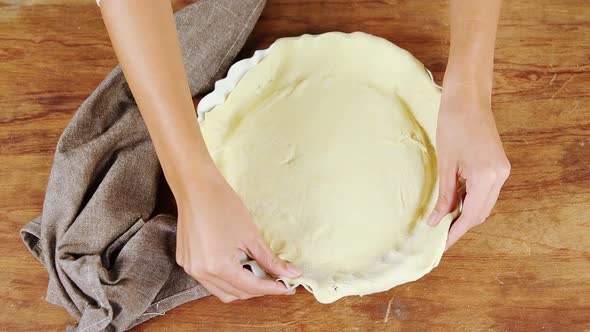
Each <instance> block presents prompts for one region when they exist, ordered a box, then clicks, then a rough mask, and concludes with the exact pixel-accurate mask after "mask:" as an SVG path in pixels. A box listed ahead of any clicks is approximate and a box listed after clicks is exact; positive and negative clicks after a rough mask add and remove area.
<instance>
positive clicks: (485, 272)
mask: <svg viewBox="0 0 590 332" xmlns="http://www.w3.org/2000/svg"><path fill="white" fill-rule="evenodd" d="M236 1H237V0H236ZM187 3H188V2H184V3H175V8H177V9H178V8H181V7H183V6H184V5H186V4H187ZM446 8H447V4H446V3H445V2H444V1H401V0H400V1H395V0H383V1H377V0H364V1H352V0H351V1H335V0H327V1H319V0H317V1H313V0H269V3H268V5H267V8H266V9H265V11H264V13H263V15H262V17H261V19H260V22H259V24H258V25H257V27H256V29H255V31H254V33H253V34H252V36H251V38H250V40H249V42H248V43H247V46H246V48H245V50H244V52H243V55H242V56H247V55H250V54H251V53H252V51H253V50H255V49H258V48H261V47H266V46H268V45H269V44H270V43H271V42H272V41H273V40H275V39H276V38H278V37H283V36H295V35H300V34H303V33H320V32H326V31H332V30H340V31H346V32H351V31H355V30H361V31H366V32H369V33H373V34H376V35H379V36H382V37H385V38H387V39H389V40H391V41H393V42H395V43H397V44H398V45H399V46H401V47H403V48H406V49H408V50H409V51H410V52H412V53H413V54H414V55H416V57H417V58H418V59H420V60H421V61H422V62H424V64H425V65H426V66H427V67H428V68H430V69H432V70H433V71H434V73H435V76H436V78H437V80H438V81H440V80H441V79H442V76H443V72H444V69H445V62H446V56H447V52H448V47H449V35H448V28H449V26H448V19H447V9H446ZM115 64H116V59H115V55H114V53H113V50H112V48H111V45H110V42H109V39H108V36H107V34H106V31H105V29H104V26H103V23H102V20H101V17H100V12H99V9H98V8H97V7H96V6H95V5H94V3H93V1H90V0H87V1H74V0H52V1H49V0H47V1H45V0H38V1H20V4H19V1H10V0H9V1H8V2H6V1H4V2H3V3H2V5H0V108H1V113H0V149H1V159H0V220H1V222H0V266H1V268H0V295H1V299H2V303H3V305H2V310H0V330H3V331H14V330H23V331H24V330H38V331H40V330H63V329H64V327H65V326H66V325H67V324H71V323H73V319H72V318H71V317H69V316H68V314H67V313H66V312H65V310H63V309H62V308H60V307H56V306H53V305H51V304H48V303H46V302H45V301H44V300H43V298H44V295H45V289H46V286H47V275H46V272H45V270H44V269H43V267H42V266H41V264H40V263H38V262H37V261H36V260H35V259H34V258H33V256H32V255H31V254H30V253H29V252H28V251H27V249H26V248H25V246H24V245H23V244H22V242H21V240H20V238H19V235H18V230H19V229H20V228H21V227H22V226H23V225H24V224H25V222H27V221H29V220H31V219H33V218H34V217H35V216H37V215H38V214H39V213H40V211H41V206H42V203H43V195H44V190H45V186H46V183H47V178H48V175H49V170H50V167H51V162H52V156H53V152H54V149H55V145H56V142H57V140H58V138H59V135H60V133H61V131H62V130H63V128H64V127H65V126H66V124H67V123H68V121H69V119H70V118H71V117H72V115H73V114H74V112H75V110H76V108H77V107H78V106H79V105H80V104H81V103H82V101H83V100H84V99H85V98H86V97H87V96H88V95H89V94H90V93H91V91H92V90H93V89H94V88H95V87H96V86H97V85H98V83H99V82H100V81H101V80H102V79H103V78H104V76H105V75H106V74H107V73H108V72H109V71H110V70H111V68H112V67H113V66H114V65H115ZM493 100H494V104H493V106H494V113H495V116H496V119H497V124H498V129H499V131H500V134H501V136H502V139H503V141H504V146H505V149H506V152H507V154H508V157H509V159H510V161H511V162H512V167H513V170H512V175H511V177H510V179H509V180H508V182H507V183H506V186H505V189H504V190H503V192H502V195H501V197H500V200H499V202H498V204H497V206H496V208H495V210H494V213H493V214H492V215H491V217H490V218H489V220H488V222H486V223H485V224H484V225H482V226H479V227H477V228H476V229H474V230H472V231H471V232H470V233H469V234H468V235H466V236H465V237H464V238H463V239H462V240H461V241H460V242H459V243H458V244H457V245H455V246H454V247H453V248H452V249H451V250H450V251H448V253H447V254H446V255H445V256H444V258H443V260H442V263H441V265H440V267H438V268H437V269H435V270H434V271H433V272H432V273H431V274H429V275H427V276H426V277H424V278H423V279H421V280H419V281H417V282H413V283H409V284H406V285H402V286H399V287H397V288H395V289H392V290H390V291H389V292H385V293H380V294H375V295H370V296H365V297H362V298H361V297H351V298H346V299H343V300H340V301H338V302H336V303H334V304H331V305H323V304H319V303H317V302H316V301H315V300H314V298H313V297H312V296H311V295H310V294H307V293H306V292H305V291H303V290H301V291H299V293H298V294H297V295H296V296H293V297H267V298H260V299H253V300H248V301H244V302H237V303H232V304H229V305H226V304H222V303H221V302H219V301H218V300H216V299H215V298H212V297H210V298H206V299H202V300H199V301H195V302H192V303H188V304H185V305H182V306H180V307H178V308H176V309H174V310H171V311H169V312H168V313H167V314H166V315H164V316H161V317H157V318H154V319H152V320H150V321H148V322H146V323H145V324H143V325H141V326H139V327H138V328H137V329H136V330H138V331H154V330H191V331H192V330H216V331H217V330H240V331H251V330H252V331H256V330H277V331H283V330H285V331H290V330H295V331H299V330H325V331H338V330H343V331H348V330H361V331H364V330H398V329H400V328H402V329H404V330H424V329H432V330H448V329H460V330H498V331H504V330H510V331H513V330H534V331H538V330H542V329H545V330H548V331H579V330H588V329H590V4H589V3H588V2H587V1H585V0H561V1H552V0H542V1H541V0H521V1H505V4H504V8H503V12H502V19H501V22H500V28H499V33H498V44H497V54H496V76H495V90H494V99H493Z"/></svg>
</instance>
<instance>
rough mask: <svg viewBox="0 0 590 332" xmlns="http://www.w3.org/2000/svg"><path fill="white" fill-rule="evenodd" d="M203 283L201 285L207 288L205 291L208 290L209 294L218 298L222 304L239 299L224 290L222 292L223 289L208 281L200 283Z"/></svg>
mask: <svg viewBox="0 0 590 332" xmlns="http://www.w3.org/2000/svg"><path fill="white" fill-rule="evenodd" d="M199 282H200V283H201V285H203V287H205V289H207V291H209V293H211V295H213V296H215V297H216V298H218V299H219V300H220V301H221V302H223V303H229V302H232V301H235V300H237V299H238V298H237V297H235V296H233V295H231V294H228V293H227V292H225V291H224V290H222V289H221V288H219V287H217V286H215V285H214V284H212V283H210V282H207V281H199Z"/></svg>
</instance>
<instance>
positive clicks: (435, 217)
mask: <svg viewBox="0 0 590 332" xmlns="http://www.w3.org/2000/svg"><path fill="white" fill-rule="evenodd" d="M437 222H438V211H433V212H432V214H430V217H429V218H428V225H430V226H436V223H437Z"/></svg>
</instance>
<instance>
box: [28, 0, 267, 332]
mask: <svg viewBox="0 0 590 332" xmlns="http://www.w3.org/2000/svg"><path fill="white" fill-rule="evenodd" d="M264 4H265V1H264V0H203V1H200V2H198V3H195V4H193V5H190V6H188V7H186V8H185V9H183V10H181V11H180V12H178V13H177V14H176V26H177V29H178V32H179V38H180V46H181V48H182V52H183V58H184V64H185V67H186V70H187V74H188V78H189V85H190V91H191V93H192V95H193V96H195V95H198V94H201V93H204V92H206V91H207V90H209V89H211V87H212V85H213V83H214V82H215V80H216V79H219V78H220V76H222V75H223V74H224V73H225V71H226V69H227V68H228V67H229V65H230V64H231V62H232V61H233V59H234V57H235V56H236V55H237V53H238V52H239V50H240V49H241V48H242V46H243V44H244V42H245V40H246V38H247V37H248V35H249V34H250V32H251V30H252V28H253V26H254V24H255V23H256V21H257V19H258V17H259V15H260V12H261V11H262V8H263V7H264ZM198 171H199V170H195V172H198ZM161 177H162V172H161V169H160V165H159V162H158V159H157V156H156V153H155V151H154V148H153V145H152V142H151V140H150V137H149V135H148V131H147V129H146V127H145V125H144V123H143V120H142V117H141V114H140V113H139V111H138V109H137V105H136V104H135V102H134V100H133V97H132V95H131V92H130V90H129V88H128V86H127V83H126V82H125V78H124V76H123V73H122V72H121V69H120V68H119V67H117V68H115V69H114V70H113V71H112V72H111V73H110V74H109V75H108V76H107V77H106V79H105V80H104V81H103V82H102V83H101V84H100V85H99V86H98V88H97V89H96V90H95V91H94V92H93V93H92V95H91V96H90V97H89V98H88V99H87V100H86V101H85V102H84V103H83V104H82V106H80V108H79V109H78V111H77V113H76V114H75V115H74V117H73V119H72V120H71V122H70V123H69V125H68V126H67V128H66V129H65V131H64V132H63V134H62V136H61V138H60V140H59V143H58V145H57V149H56V152H55V158H54V162H53V167H52V169H51V175H50V177H49V184H48V186H47V192H46V195H45V202H44V204H43V211H42V214H41V216H39V217H38V218H36V219H35V220H33V221H31V222H30V223H28V224H27V225H25V227H24V228H23V229H22V230H21V235H22V238H23V240H24V242H25V244H26V245H27V247H28V248H29V250H31V252H32V253H33V254H34V255H35V257H36V258H37V259H39V261H41V263H43V265H45V267H46V268H47V271H48V272H49V286H48V289H47V296H46V299H47V301H49V302H51V303H53V304H56V305H60V306H63V307H64V308H65V309H67V311H68V312H69V313H70V314H71V315H72V316H73V317H74V318H75V319H76V320H77V321H78V323H77V325H76V326H70V327H69V328H68V330H72V331H103V330H106V331H120V330H125V329H128V328H131V327H133V326H135V325H137V324H139V323H141V322H144V321H146V320H147V319H149V318H152V317H154V316H156V315H163V314H164V313H165V312H166V311H167V310H170V309H172V308H174V307H176V306H178V305H180V304H182V303H185V302H188V301H191V300H195V299H198V298H201V297H203V296H206V295H208V293H207V291H206V290H205V289H204V288H203V287H202V286H201V285H200V284H199V283H198V282H197V281H196V280H194V279H193V278H192V277H190V276H189V275H187V274H186V273H185V272H184V271H183V270H182V268H180V267H179V266H178V265H177V264H176V262H175V245H176V244H175V242H176V216H175V215H171V214H163V213H158V212H157V211H156V210H155V207H156V201H157V199H156V194H157V192H158V187H159V186H160V185H162V184H163V183H164V184H165V182H164V181H161Z"/></svg>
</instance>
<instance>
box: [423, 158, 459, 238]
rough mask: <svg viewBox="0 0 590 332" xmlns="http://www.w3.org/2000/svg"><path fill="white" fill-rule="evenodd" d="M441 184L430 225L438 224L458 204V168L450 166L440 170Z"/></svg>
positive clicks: (429, 220) (429, 219)
mask: <svg viewBox="0 0 590 332" xmlns="http://www.w3.org/2000/svg"><path fill="white" fill-rule="evenodd" d="M439 176H440V186H439V188H438V198H437V201H436V206H435V207H434V210H433V211H432V213H431V214H430V216H429V217H428V225H430V226H433V227H434V226H436V225H438V223H440V220H441V219H442V218H443V217H444V216H446V215H447V214H448V213H449V212H451V211H452V210H453V208H454V207H455V204H457V169H456V168H454V167H450V168H449V169H448V170H443V171H441V172H439Z"/></svg>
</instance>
